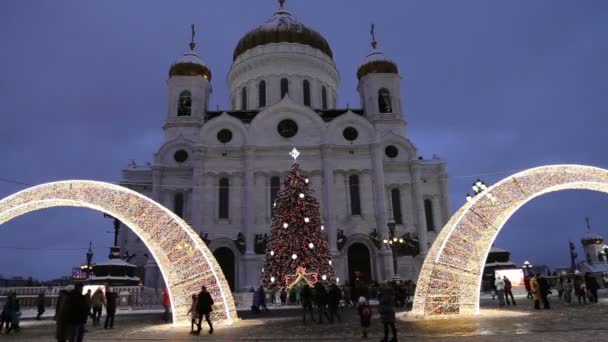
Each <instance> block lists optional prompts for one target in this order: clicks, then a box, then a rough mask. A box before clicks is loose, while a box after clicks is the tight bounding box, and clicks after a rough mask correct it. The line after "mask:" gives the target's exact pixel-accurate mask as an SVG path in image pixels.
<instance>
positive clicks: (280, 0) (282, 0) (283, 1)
mask: <svg viewBox="0 0 608 342" xmlns="http://www.w3.org/2000/svg"><path fill="white" fill-rule="evenodd" d="M284 4H285V0H279V6H281V8H283V5H284Z"/></svg>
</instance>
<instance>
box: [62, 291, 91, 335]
mask: <svg viewBox="0 0 608 342" xmlns="http://www.w3.org/2000/svg"><path fill="white" fill-rule="evenodd" d="M83 288H84V285H83V284H82V283H76V284H75V285H74V289H73V290H71V291H70V292H68V293H67V294H66V297H65V301H64V303H63V304H62V305H61V312H60V313H59V318H58V321H62V323H63V324H65V327H66V329H65V332H66V334H65V335H66V336H65V337H67V340H68V341H70V342H81V341H82V340H83V339H84V333H85V330H84V325H85V323H86V321H87V315H88V314H89V306H88V305H87V300H86V298H85V296H84V295H83V294H82V289H83Z"/></svg>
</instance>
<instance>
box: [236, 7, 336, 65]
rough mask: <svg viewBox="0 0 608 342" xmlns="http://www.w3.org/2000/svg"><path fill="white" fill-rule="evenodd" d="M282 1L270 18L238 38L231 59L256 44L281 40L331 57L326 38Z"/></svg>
mask: <svg viewBox="0 0 608 342" xmlns="http://www.w3.org/2000/svg"><path fill="white" fill-rule="evenodd" d="M283 2H284V1H280V3H281V7H280V8H279V10H278V11H277V12H276V13H275V14H274V15H273V16H272V17H270V19H268V20H267V21H266V22H265V23H264V24H262V25H260V26H258V27H256V28H255V29H253V30H251V31H249V32H248V33H247V34H245V36H243V38H241V40H239V42H238V44H237V45H236V48H235V49H234V54H233V60H236V59H237V57H238V56H239V55H241V54H242V53H243V52H245V51H247V50H249V49H252V48H254V47H256V46H261V45H266V44H270V43H282V42H286V43H300V44H303V45H308V46H311V47H313V48H315V49H318V50H321V51H322V52H323V53H325V54H326V55H328V56H329V57H330V58H333V53H332V51H331V48H330V47H329V44H328V43H327V40H325V38H323V36H321V34H320V33H318V32H317V31H315V30H313V29H310V28H308V27H306V26H304V24H302V23H300V22H299V21H298V19H297V18H296V17H295V16H293V15H292V14H291V13H289V11H287V10H286V9H285V8H284V7H283Z"/></svg>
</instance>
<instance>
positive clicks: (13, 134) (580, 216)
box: [0, 0, 608, 279]
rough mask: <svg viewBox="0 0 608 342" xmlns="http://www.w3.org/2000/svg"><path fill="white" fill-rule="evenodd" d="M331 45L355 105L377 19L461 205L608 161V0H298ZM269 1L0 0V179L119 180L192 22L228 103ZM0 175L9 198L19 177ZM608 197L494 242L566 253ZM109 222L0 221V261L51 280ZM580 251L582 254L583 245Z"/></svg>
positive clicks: (161, 114)
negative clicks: (519, 178) (231, 77)
mask: <svg viewBox="0 0 608 342" xmlns="http://www.w3.org/2000/svg"><path fill="white" fill-rule="evenodd" d="M286 6H287V8H288V9H289V10H290V11H291V12H292V13H293V14H295V15H296V16H297V17H298V18H299V19H300V20H301V21H302V22H304V23H305V24H307V25H308V26H310V27H312V28H314V29H316V30H318V31H319V32H321V33H322V34H323V35H324V36H325V37H326V38H327V40H328V41H329V43H330V44H331V47H332V49H333V52H334V58H335V61H336V64H337V66H338V70H339V71H340V74H341V79H342V87H341V89H340V93H339V105H340V106H341V107H346V106H347V105H349V106H350V107H351V108H353V107H358V106H359V95H358V94H357V92H356V80H357V79H356V74H355V73H356V69H357V66H358V65H359V63H360V62H361V61H362V60H363V58H364V57H365V55H366V53H367V51H368V49H369V24H370V22H372V21H373V22H375V23H376V31H377V38H378V41H379V43H380V47H381V48H382V50H383V51H384V52H385V53H386V54H387V55H388V56H389V57H390V58H392V59H393V60H395V61H396V62H397V64H398V65H399V69H400V74H401V76H402V77H403V85H402V90H403V99H404V108H405V109H406V113H405V118H406V120H407V122H408V125H409V126H408V134H409V136H410V138H411V139H412V141H413V142H414V143H415V144H416V145H417V146H418V148H419V149H420V152H421V154H422V155H423V156H425V157H427V158H430V157H431V156H432V154H434V153H435V154H438V155H439V156H440V157H441V158H443V159H446V160H447V161H448V167H449V172H450V175H451V176H452V178H451V179H450V192H451V199H452V203H453V204H452V206H453V210H456V209H457V208H458V207H460V205H462V204H463V203H464V196H465V193H466V192H468V191H469V189H470V185H471V183H472V182H473V181H474V180H475V179H476V178H477V177H481V178H483V179H484V180H485V181H486V182H488V183H490V184H491V183H494V182H496V181H498V180H500V179H502V178H503V177H505V176H508V175H509V174H510V173H512V172H513V171H516V170H520V169H525V168H529V167H533V166H538V165H543V164H555V163H580V164H588V165H595V166H599V167H604V168H608V157H607V155H606V152H605V148H606V135H605V130H606V129H607V127H608V110H607V109H608V102H607V100H606V99H607V98H608V85H607V82H608V63H606V61H608V39H606V37H607V36H608V2H606V1H604V0H588V1H576V2H575V1H569V0H564V1H561V0H546V1H541V0H538V1H527V0H511V1H487V0H475V1H473V0H461V1H451V0H444V1H438V0H437V1H401V0H399V1H397V0H394V1H389V0H374V1H371V0H368V1H362V0H339V1H321V0H306V1H303V0H289V1H287V3H286ZM276 8H277V3H276V1H273V0H255V1H251V0H232V1H219V0H217V1H147V0H146V1H143V0H141V1H98V2H95V3H93V2H82V1H17V0H12V1H2V2H0V110H1V118H2V121H1V123H0V158H1V159H0V160H1V164H0V178H3V179H9V180H17V181H21V182H24V183H28V184H39V183H43V182H48V181H53V180H63V179H73V178H79V179H95V180H103V181H111V182H117V181H119V180H120V170H121V169H122V168H123V167H125V166H126V165H127V162H128V161H129V159H134V160H136V161H137V162H138V163H140V164H143V163H145V162H147V161H150V160H151V159H152V155H153V153H154V152H155V151H156V149H157V148H158V147H159V145H160V143H161V138H162V129H161V126H162V124H163V120H164V118H165V115H166V80H167V76H168V74H167V73H168V69H169V66H170V65H171V63H172V62H173V61H174V60H175V59H176V58H177V57H178V56H179V55H180V54H181V53H182V52H183V51H185V49H186V48H187V43H188V41H189V38H190V37H189V35H190V31H189V30H190V24H191V23H194V24H195V25H196V27H197V31H198V33H197V43H198V50H199V52H200V53H201V55H202V57H203V59H204V60H205V61H206V62H207V63H208V64H209V65H210V66H211V68H212V71H213V74H214V76H215V77H214V79H213V88H214V89H213V95H212V98H211V105H210V107H211V108H215V107H216V106H219V107H220V108H227V107H228V105H229V97H228V90H227V87H226V82H225V77H226V75H227V72H228V69H229V67H230V63H231V61H232V52H233V49H234V47H235V45H236V43H237V41H238V40H239V38H240V37H241V36H242V35H243V34H245V33H246V32H247V31H248V30H250V29H252V28H253V27H255V26H257V25H259V24H260V23H262V22H263V21H265V20H266V19H267V18H268V17H270V16H271V15H272V13H274V10H275V9H276ZM25 187H26V186H25V185H19V184H14V183H9V182H2V181H0V197H4V196H7V195H10V194H11V193H13V192H15V191H18V190H21V189H23V188H25ZM607 207H608V196H606V195H605V194H599V193H592V192H574V191H565V192H562V193H555V194H550V195H547V196H545V197H541V198H539V199H537V200H535V201H533V202H531V203H530V204H528V205H527V206H525V207H524V208H522V209H521V210H520V211H519V212H518V213H516V214H515V215H514V217H513V218H512V219H511V220H510V221H509V222H508V223H507V225H506V226H505V228H504V230H503V231H502V233H501V234H500V235H499V237H498V240H497V242H496V246H498V247H502V248H507V249H509V250H510V251H511V252H512V257H513V259H514V261H515V262H517V263H521V262H523V260H524V259H528V260H530V262H531V263H533V264H543V263H544V264H549V265H550V266H552V267H555V266H566V265H568V264H569V259H568V239H573V240H577V245H580V243H579V242H578V241H579V240H580V236H581V235H582V233H583V232H584V231H585V221H584V218H585V217H586V216H589V217H591V219H592V221H591V222H592V227H593V230H594V231H596V232H597V233H600V234H602V235H604V236H606V237H608V210H606V208H607ZM111 226H112V224H111V222H110V221H109V220H107V219H104V218H103V216H102V214H101V213H98V212H93V211H90V210H86V209H73V208H59V209H57V208H56V209H50V210H43V211H40V212H35V213H31V214H28V215H25V216H22V217H19V218H17V219H15V220H13V221H10V222H8V223H6V224H4V225H2V226H1V227H0V229H1V231H0V274H1V275H4V276H16V275H23V276H30V275H31V276H34V277H35V278H40V279H49V278H53V277H58V276H61V275H67V274H69V273H70V270H71V267H72V266H76V265H79V264H80V263H82V262H84V253H85V250H77V249H79V248H82V249H86V248H87V247H88V242H89V240H93V243H94V244H95V246H96V247H97V248H96V253H97V254H96V259H97V260H102V259H105V258H106V257H107V251H108V250H107V246H109V245H110V244H111V242H112V236H111V235H110V234H108V233H106V232H107V231H109V230H110V229H111ZM579 254H581V255H582V253H579Z"/></svg>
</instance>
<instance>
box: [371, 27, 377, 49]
mask: <svg viewBox="0 0 608 342" xmlns="http://www.w3.org/2000/svg"><path fill="white" fill-rule="evenodd" d="M375 31H376V25H374V23H372V29H371V30H370V33H371V34H372V48H374V49H375V48H376V47H377V46H378V42H377V41H376V32H375Z"/></svg>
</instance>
